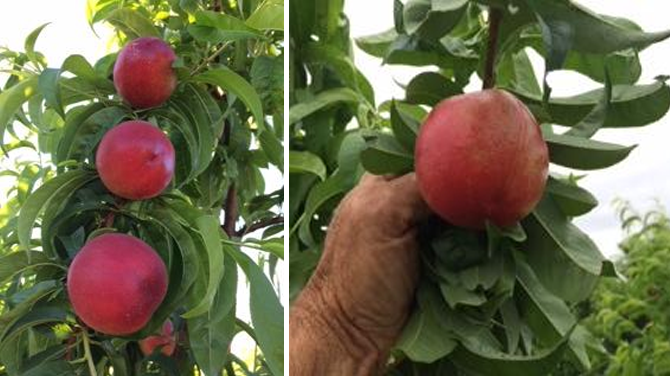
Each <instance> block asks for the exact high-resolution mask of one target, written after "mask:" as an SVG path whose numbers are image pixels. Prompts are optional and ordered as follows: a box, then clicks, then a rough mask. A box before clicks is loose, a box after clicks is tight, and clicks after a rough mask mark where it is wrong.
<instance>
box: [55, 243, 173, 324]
mask: <svg viewBox="0 0 670 376" xmlns="http://www.w3.org/2000/svg"><path fill="white" fill-rule="evenodd" d="M167 285H168V276H167V270H166V267H165V263H164V262H163V260H162V259H161V258H160V257H159V256H158V254H157V253H156V252H155V251H154V250H153V249H152V248H151V247H150V246H149V245H148V244H146V243H144V242H143V241H141V240H140V239H137V238H134V237H132V236H129V235H124V234H104V235H100V236H98V237H96V238H94V239H93V240H91V241H89V242H88V243H86V245H84V247H83V248H82V249H81V250H80V251H79V252H78V253H77V255H76V256H75V258H74V260H73V261H72V264H71V265H70V268H69V270H68V276H67V291H68V296H69V298H70V302H71V303H72V307H73V308H74V312H75V314H76V315H77V317H78V318H79V319H80V320H81V321H83V322H84V324H86V325H87V326H89V327H90V328H93V329H94V330H96V331H99V332H101V333H105V334H109V335H115V336H123V335H128V334H132V333H135V332H136V331H138V330H140V329H142V328H143V327H144V326H145V325H146V324H147V323H148V322H149V320H150V319H151V316H152V315H153V314H154V312H155V311H156V309H157V308H158V306H159V305H160V303H161V302H162V301H163V299H164V298H165V294H166V293H167Z"/></svg>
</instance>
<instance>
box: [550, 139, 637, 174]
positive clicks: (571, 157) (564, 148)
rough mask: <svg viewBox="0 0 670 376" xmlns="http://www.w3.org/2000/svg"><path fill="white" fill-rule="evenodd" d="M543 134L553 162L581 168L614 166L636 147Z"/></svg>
mask: <svg viewBox="0 0 670 376" xmlns="http://www.w3.org/2000/svg"><path fill="white" fill-rule="evenodd" d="M543 136H544V139H545V141H546V142H547V146H548V148H549V160H550V161H551V162H552V163H556V164H559V165H561V166H565V167H570V168H576V169H580V170H597V169H601V168H607V167H610V166H613V165H615V164H617V163H619V162H621V161H623V160H624V159H626V157H628V155H629V154H630V152H631V151H633V149H635V148H636V145H633V146H622V145H616V144H611V143H607V142H601V141H594V140H589V139H585V138H581V137H574V136H567V135H558V134H555V133H550V132H543Z"/></svg>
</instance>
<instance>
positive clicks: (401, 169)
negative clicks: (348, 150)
mask: <svg viewBox="0 0 670 376" xmlns="http://www.w3.org/2000/svg"><path fill="white" fill-rule="evenodd" d="M361 163H362V164H363V167H364V168H365V169H366V170H367V171H368V172H371V173H373V174H376V175H384V174H393V175H403V174H405V173H407V172H409V171H411V170H412V169H413V167H414V157H413V156H412V154H409V153H408V152H407V151H406V150H405V149H403V147H402V146H401V145H400V143H399V142H398V141H397V140H396V139H395V138H394V137H393V136H390V135H388V134H383V133H380V134H379V135H378V136H377V137H376V138H375V139H374V140H373V141H372V142H370V143H369V144H368V147H367V148H366V149H365V150H363V151H362V152H361Z"/></svg>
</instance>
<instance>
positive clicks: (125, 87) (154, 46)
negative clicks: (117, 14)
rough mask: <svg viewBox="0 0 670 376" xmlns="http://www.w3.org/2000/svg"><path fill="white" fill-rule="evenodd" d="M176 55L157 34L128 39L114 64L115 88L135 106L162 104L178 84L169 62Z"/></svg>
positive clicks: (173, 59)
mask: <svg viewBox="0 0 670 376" xmlns="http://www.w3.org/2000/svg"><path fill="white" fill-rule="evenodd" d="M176 58H177V56H176V55H175V53H174V51H173V50H172V48H171V47H170V46H169V45H168V44H167V43H165V42H164V41H162V40H161V39H158V38H153V37H145V38H138V39H135V40H133V41H131V42H130V43H128V44H127V45H126V46H125V47H124V48H123V49H122V50H121V52H120V53H119V56H118V57H117V59H116V63H115V64H114V86H115V87H116V91H117V92H118V93H119V95H121V97H123V99H125V100H126V102H128V103H129V104H130V105H131V106H133V107H135V108H149V107H156V106H159V105H161V104H163V103H164V102H165V101H166V100H168V98H170V95H172V92H173V91H174V89H175V87H176V86H177V75H176V73H175V71H174V70H173V69H172V63H173V62H174V61H175V59H176Z"/></svg>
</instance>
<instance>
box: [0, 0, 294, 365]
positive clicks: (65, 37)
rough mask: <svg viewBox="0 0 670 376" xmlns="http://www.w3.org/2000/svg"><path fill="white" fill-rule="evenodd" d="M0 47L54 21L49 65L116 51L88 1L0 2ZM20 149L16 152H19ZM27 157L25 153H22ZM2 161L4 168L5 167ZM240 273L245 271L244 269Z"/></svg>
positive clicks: (273, 184)
mask: <svg viewBox="0 0 670 376" xmlns="http://www.w3.org/2000/svg"><path fill="white" fill-rule="evenodd" d="M0 15H3V16H4V17H2V19H3V20H2V22H0V47H8V48H9V49H11V50H15V51H17V50H18V51H23V50H24V48H23V45H24V40H25V37H26V36H27V35H28V34H29V33H30V32H31V31H33V30H34V29H35V28H37V27H38V26H40V25H42V24H44V23H46V22H51V24H50V25H49V26H47V27H46V28H45V29H44V30H43V31H42V33H41V34H40V37H39V39H38V40H37V44H36V46H35V49H36V50H37V51H40V52H42V53H43V54H44V55H45V56H46V58H47V61H48V65H49V67H56V68H57V67H60V65H61V64H62V62H63V61H64V60H65V58H67V57H68V56H69V55H72V54H79V55H83V56H84V57H85V58H86V59H87V60H88V61H89V62H91V63H94V62H95V61H96V60H98V59H99V58H101V57H102V56H104V55H106V54H107V53H109V52H112V51H111V50H110V49H109V48H115V47H114V46H108V44H107V41H108V40H109V36H110V35H111V34H112V32H111V29H109V28H107V27H106V26H104V25H96V27H95V30H96V33H97V35H98V36H96V34H95V33H93V31H92V30H91V28H90V27H89V25H88V22H87V21H86V0H68V1H52V0H25V1H2V2H0ZM5 79H6V75H2V74H0V83H4V81H5ZM19 150H21V149H18V150H17V151H16V152H12V153H13V155H15V156H16V155H17V154H18V152H19ZM19 158H23V156H19ZM1 166H2V165H1V164H0V168H1ZM264 175H265V177H266V191H267V192H272V191H275V190H277V189H279V188H281V187H282V179H281V173H280V172H279V171H278V170H277V169H274V168H273V169H272V170H266V171H265V172H264ZM7 183H8V181H7V179H0V205H1V204H2V197H5V192H6V191H7V189H8V186H7ZM247 252H248V253H249V254H250V256H252V257H254V258H255V257H256V253H255V251H253V250H247ZM284 269H285V264H284V262H281V261H280V262H279V264H278V266H277V274H278V275H279V279H280V280H282V281H283V280H284V279H285V278H283V276H285V275H286V272H285V270H284ZM239 275H240V276H243V275H244V274H243V273H242V272H241V271H240V273H239ZM238 287H239V288H238V294H237V296H238V301H244V302H248V300H249V290H248V286H247V284H246V281H244V280H243V279H240V283H239V285H238ZM280 292H281V301H282V304H283V305H284V306H285V307H287V306H288V284H286V285H280ZM237 310H238V317H240V318H241V319H243V320H245V321H249V317H250V316H249V309H248V304H246V303H242V304H238V305H237ZM252 345H253V343H252V342H251V340H250V339H249V338H248V337H247V336H246V335H240V336H238V337H236V340H235V342H234V343H233V352H234V353H236V354H238V355H241V356H245V355H247V354H250V353H251V351H253V350H251V348H252Z"/></svg>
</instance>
